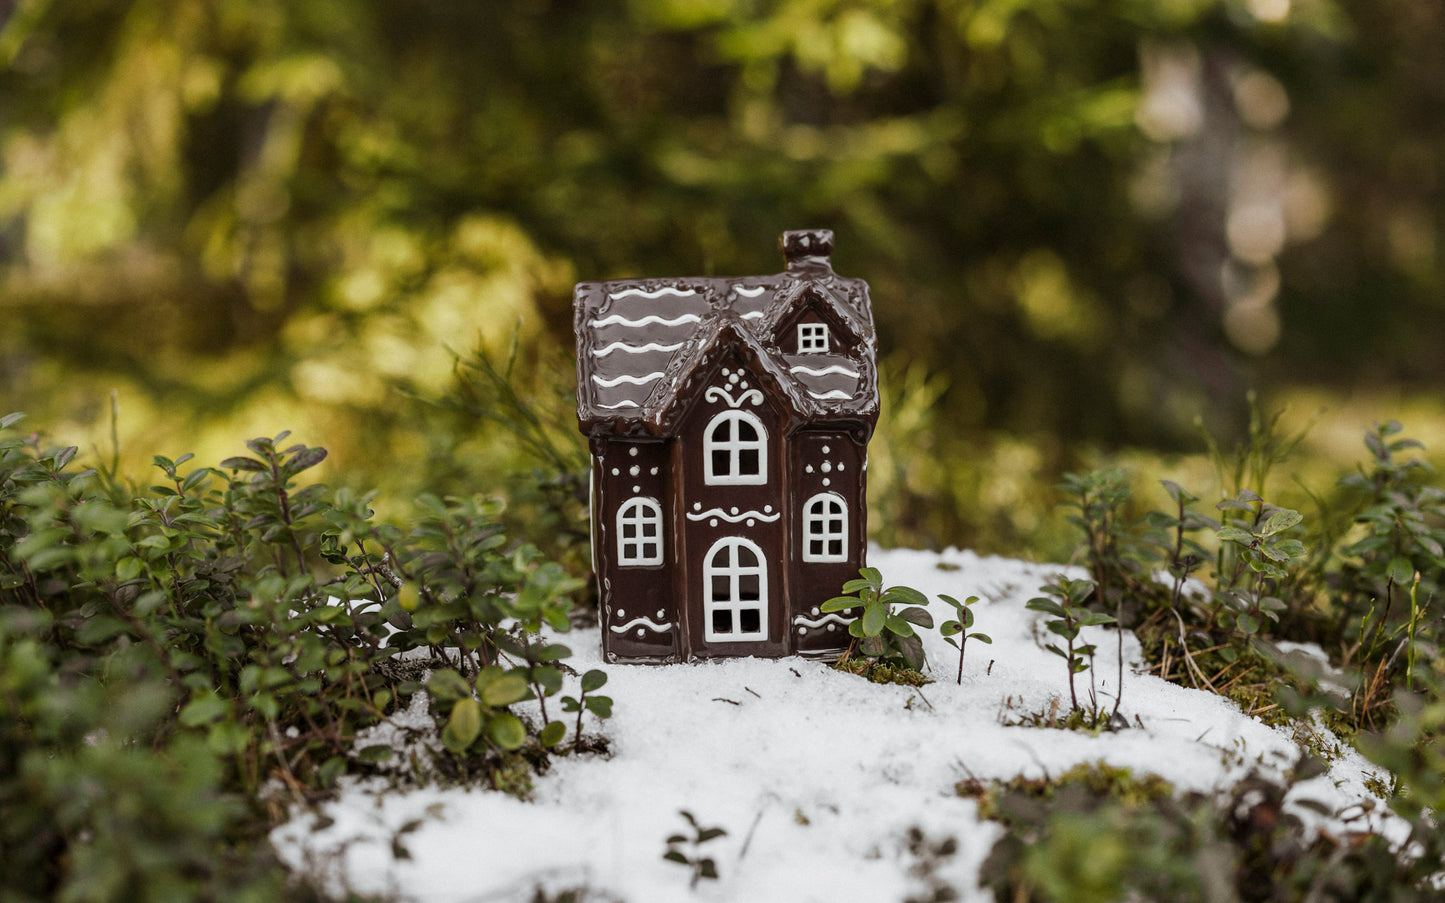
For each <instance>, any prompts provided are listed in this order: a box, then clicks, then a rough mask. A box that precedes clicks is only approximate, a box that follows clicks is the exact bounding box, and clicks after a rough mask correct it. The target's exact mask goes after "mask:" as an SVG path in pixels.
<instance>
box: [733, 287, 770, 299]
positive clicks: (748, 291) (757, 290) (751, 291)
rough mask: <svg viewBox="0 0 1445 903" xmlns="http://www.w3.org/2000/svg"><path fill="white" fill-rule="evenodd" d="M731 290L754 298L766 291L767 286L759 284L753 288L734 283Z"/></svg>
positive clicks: (745, 296)
mask: <svg viewBox="0 0 1445 903" xmlns="http://www.w3.org/2000/svg"><path fill="white" fill-rule="evenodd" d="M733 291H735V292H737V293H738V294H739V295H742V296H743V297H744V298H756V297H757V296H758V295H761V294H762V293H763V292H765V291H767V287H766V286H761V285H759V286H755V287H753V288H743V287H742V286H741V285H735V286H733Z"/></svg>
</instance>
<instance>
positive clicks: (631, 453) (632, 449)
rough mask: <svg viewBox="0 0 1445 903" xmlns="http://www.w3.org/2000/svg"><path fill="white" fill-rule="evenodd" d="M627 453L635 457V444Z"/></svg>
mask: <svg viewBox="0 0 1445 903" xmlns="http://www.w3.org/2000/svg"><path fill="white" fill-rule="evenodd" d="M825 451H826V449H825ZM627 453H628V454H629V455H631V456H632V457H634V458H635V457H637V446H635V445H634V446H632V447H631V448H629V449H628V450H627Z"/></svg>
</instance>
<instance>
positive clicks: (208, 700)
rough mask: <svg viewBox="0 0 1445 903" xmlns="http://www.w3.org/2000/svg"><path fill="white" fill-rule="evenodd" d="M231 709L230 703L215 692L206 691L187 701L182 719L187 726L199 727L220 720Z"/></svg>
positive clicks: (182, 722) (182, 711) (182, 712)
mask: <svg viewBox="0 0 1445 903" xmlns="http://www.w3.org/2000/svg"><path fill="white" fill-rule="evenodd" d="M230 711H231V705H230V703H228V702H227V701H226V700H224V699H222V698H221V697H219V696H217V695H216V694H215V693H206V694H205V695H204V696H198V697H196V698H195V699H192V700H191V701H190V702H188V703H186V707H185V708H183V709H181V715H180V720H181V724H182V725H184V726H186V727H199V726H200V725H202V724H210V723H211V722H213V721H217V720H219V719H220V718H222V717H224V716H225V715H226V714H227V713H229V712H230Z"/></svg>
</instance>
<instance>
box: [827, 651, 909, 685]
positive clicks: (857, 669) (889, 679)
mask: <svg viewBox="0 0 1445 903" xmlns="http://www.w3.org/2000/svg"><path fill="white" fill-rule="evenodd" d="M832 667H833V668H834V669H835V670H838V671H846V672H847V673H849V674H856V675H858V676H859V677H866V678H867V679H868V680H870V681H872V682H873V683H875V684H898V685H899V686H903V687H921V686H923V685H924V684H931V683H933V680H932V679H930V678H928V677H925V676H924V675H923V673H922V672H920V671H915V670H913V669H912V668H902V667H895V666H893V665H889V664H886V663H884V662H879V661H875V660H873V659H867V658H845V659H839V660H838V661H836V662H834V663H833V665H832Z"/></svg>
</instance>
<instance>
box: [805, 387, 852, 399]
mask: <svg viewBox="0 0 1445 903" xmlns="http://www.w3.org/2000/svg"><path fill="white" fill-rule="evenodd" d="M808 394H809V395H811V396H813V397H814V398H816V399H818V400H820V401H828V400H830V399H834V398H852V397H853V396H852V395H849V394H848V393H847V392H844V391H843V390H842V389H834V390H833V391H831V392H809V393H808Z"/></svg>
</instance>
